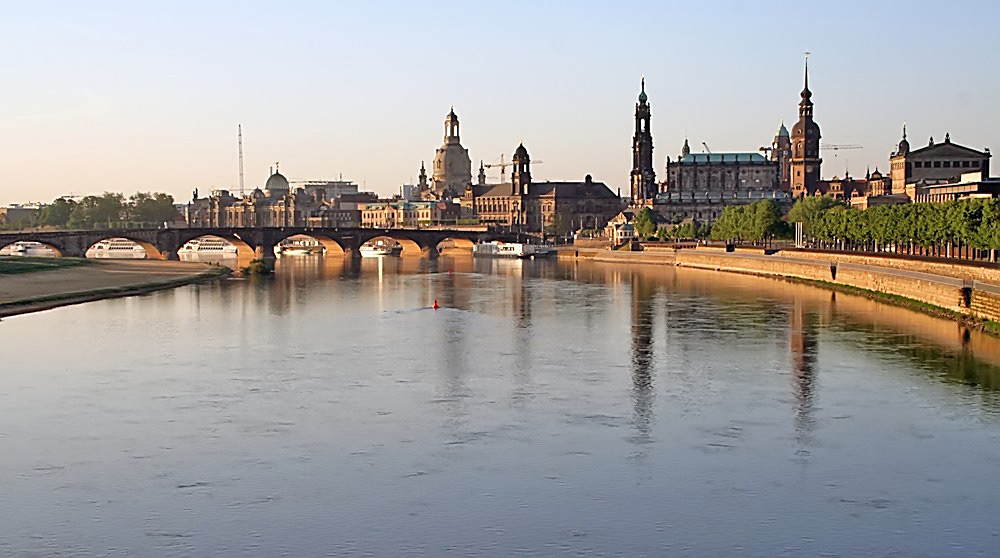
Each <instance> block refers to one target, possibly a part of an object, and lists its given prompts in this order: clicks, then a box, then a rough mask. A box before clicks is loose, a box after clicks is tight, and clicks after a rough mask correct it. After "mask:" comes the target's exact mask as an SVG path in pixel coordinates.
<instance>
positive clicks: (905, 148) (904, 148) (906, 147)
mask: <svg viewBox="0 0 1000 558" xmlns="http://www.w3.org/2000/svg"><path fill="white" fill-rule="evenodd" d="M909 152H910V142H908V141H906V138H903V139H901V140H900V141H899V145H898V146H897V147H896V153H898V154H899V155H906V154H907V153H909Z"/></svg>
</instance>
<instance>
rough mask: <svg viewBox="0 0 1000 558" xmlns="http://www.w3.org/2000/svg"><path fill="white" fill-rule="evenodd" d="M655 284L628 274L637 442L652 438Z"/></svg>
mask: <svg viewBox="0 0 1000 558" xmlns="http://www.w3.org/2000/svg"><path fill="white" fill-rule="evenodd" d="M655 295H656V284H655V282H654V281H650V280H648V279H647V278H646V277H645V275H644V274H643V273H633V274H632V275H631V299H632V300H631V307H632V324H631V334H632V423H633V424H634V425H635V428H636V430H637V439H636V441H638V442H640V443H644V442H648V441H650V439H651V427H650V426H651V423H652V421H653V402H654V400H655V398H656V392H655V391H654V390H653V365H654V351H653V315H654V310H653V306H654V304H653V299H654V297H655Z"/></svg>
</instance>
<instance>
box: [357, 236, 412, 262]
mask: <svg viewBox="0 0 1000 558" xmlns="http://www.w3.org/2000/svg"><path fill="white" fill-rule="evenodd" d="M404 249H405V248H404V246H403V244H402V243H400V242H399V241H398V240H397V239H395V238H392V237H389V236H373V237H371V238H369V239H368V240H366V241H364V242H363V243H362V244H361V250H360V253H361V257H363V258H379V257H386V256H399V255H400V254H402V252H403V250H404Z"/></svg>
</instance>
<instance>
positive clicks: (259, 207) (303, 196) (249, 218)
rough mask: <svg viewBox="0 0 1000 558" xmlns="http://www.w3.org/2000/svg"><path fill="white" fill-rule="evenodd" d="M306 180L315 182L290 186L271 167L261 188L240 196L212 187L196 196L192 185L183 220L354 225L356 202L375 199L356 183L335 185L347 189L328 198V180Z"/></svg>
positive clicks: (207, 224) (230, 224)
mask: <svg viewBox="0 0 1000 558" xmlns="http://www.w3.org/2000/svg"><path fill="white" fill-rule="evenodd" d="M310 184H316V186H314V187H312V188H310V189H308V190H307V189H306V188H296V189H294V190H292V189H291V188H290V186H289V183H288V179H287V178H285V177H284V175H282V174H281V173H280V172H279V171H278V170H277V169H274V170H273V171H272V172H271V175H270V176H269V177H268V179H267V182H266V183H265V185H264V188H263V189H261V188H255V189H254V190H253V191H252V192H250V194H249V195H246V196H243V197H238V196H234V195H233V194H231V193H230V192H229V191H228V190H216V191H214V192H212V193H211V194H210V195H209V196H208V197H205V198H199V197H198V190H197V189H196V190H195V191H194V195H193V196H192V199H191V201H190V202H189V203H188V204H187V205H186V206H185V220H186V221H187V224H188V225H189V226H192V227H305V226H325V227H356V226H358V225H359V223H360V221H361V215H360V212H359V211H358V210H357V204H358V202H359V201H360V200H365V201H368V200H373V199H377V198H375V196H374V194H371V193H365V192H357V185H353V188H351V187H350V186H346V187H341V186H337V187H338V188H341V189H342V190H343V191H345V192H347V193H342V194H340V195H338V196H337V197H334V198H328V197H327V192H328V187H327V186H325V185H327V184H329V183H326V182H322V183H321V182H316V183H310ZM321 184H322V185H323V186H321ZM343 184H351V183H343ZM352 192H353V193H352ZM348 200H350V201H348Z"/></svg>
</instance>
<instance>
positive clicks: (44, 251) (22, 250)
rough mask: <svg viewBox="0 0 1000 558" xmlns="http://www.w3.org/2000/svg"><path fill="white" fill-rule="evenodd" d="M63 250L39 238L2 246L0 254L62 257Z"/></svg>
mask: <svg viewBox="0 0 1000 558" xmlns="http://www.w3.org/2000/svg"><path fill="white" fill-rule="evenodd" d="M62 255H63V254H62V250H60V249H59V248H58V247H56V246H53V245H52V244H46V243H45V242H38V241H37V240H18V241H17V242H12V243H10V244H8V245H6V246H3V247H0V256H29V257H34V258H60V257H62Z"/></svg>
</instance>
